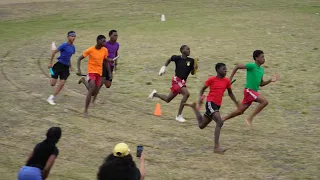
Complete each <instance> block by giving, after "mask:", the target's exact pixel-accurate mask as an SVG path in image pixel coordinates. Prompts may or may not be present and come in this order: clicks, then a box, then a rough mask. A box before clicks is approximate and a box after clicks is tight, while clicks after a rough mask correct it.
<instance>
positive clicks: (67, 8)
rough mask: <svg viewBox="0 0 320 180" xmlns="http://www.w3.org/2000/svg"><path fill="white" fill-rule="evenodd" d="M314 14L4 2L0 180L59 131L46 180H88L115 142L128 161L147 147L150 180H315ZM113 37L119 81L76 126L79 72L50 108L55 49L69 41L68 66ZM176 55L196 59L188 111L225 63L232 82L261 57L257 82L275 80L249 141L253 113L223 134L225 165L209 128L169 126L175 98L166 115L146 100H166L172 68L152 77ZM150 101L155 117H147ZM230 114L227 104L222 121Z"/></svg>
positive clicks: (140, 1)
mask: <svg viewBox="0 0 320 180" xmlns="http://www.w3.org/2000/svg"><path fill="white" fill-rule="evenodd" d="M319 13H320V1H319V0H304V1H301V0H290V1H289V0H269V1H264V0H255V1H252V0H224V1H218V0H198V1H183V0H162V1H160V0H149V1H148V0H135V1H130V0H109V1H104V0H86V1H84V0H66V1H62V0H15V1H12V0H11V1H9V0H1V1H0V47H1V48H0V86H1V88H0V97H1V103H0V104H1V111H0V152H1V153H0V174H1V176H0V179H3V180H11V179H12V180H13V179H16V177H17V172H18V170H19V168H20V167H21V166H22V165H24V163H25V160H26V158H27V155H28V154H29V153H30V151H31V150H32V148H33V147H34V145H35V144H36V143H38V142H40V141H41V140H42V139H44V137H45V136H44V135H45V132H46V130H47V129H48V128H49V127H51V126H60V127H61V128H62V131H63V135H62V139H61V140H60V142H59V143H58V147H59V149H60V154H59V157H58V159H57V160H56V163H55V165H54V167H53V169H52V171H51V174H50V176H49V179H50V180H69V179H70V180H72V179H75V180H92V179H96V173H97V170H98V167H99V166H100V164H101V163H102V160H103V158H104V157H105V156H107V155H108V154H109V153H110V152H111V151H112V148H113V146H114V145H115V144H117V143H119V142H126V143H128V144H129V146H130V148H131V150H132V152H133V154H134V155H135V147H136V145H137V144H142V145H143V146H144V147H145V148H144V149H145V153H146V170H147V175H146V179H147V180H189V179H190V180H191V179H196V180H207V179H208V180H213V179H220V180H226V179H320V146H319V145H320V140H319V137H320V123H319V122H320V118H319V117H320V116H319V115H320V81H319V77H320V64H319V60H320V31H319V29H320V14H319ZM161 14H165V15H166V22H160V15H161ZM111 29H116V30H118V34H119V38H118V42H119V43H120V52H119V54H120V55H121V59H120V61H119V64H118V67H119V70H118V72H117V73H116V74H115V75H114V80H113V84H112V87H111V88H110V89H106V88H103V89H101V91H100V94H99V96H98V102H97V106H95V107H91V108H90V109H89V113H91V115H92V116H91V117H90V118H88V119H86V118H83V116H82V112H83V109H84V100H85V94H86V89H85V87H84V86H83V85H78V84H77V81H78V78H79V77H77V76H76V75H75V73H76V71H74V72H72V74H71V76H70V77H69V79H68V81H67V83H66V86H65V88H64V89H63V90H62V92H61V94H60V95H59V96H58V97H57V99H56V102H57V105H56V106H51V105H49V104H48V103H47V102H46V99H47V98H48V96H49V95H50V94H51V93H52V88H51V87H50V85H49V70H48V68H47V65H48V62H49V57H50V45H51V42H52V41H55V42H56V43H57V45H58V44H60V43H62V42H64V41H65V40H66V33H67V32H68V31H70V30H74V31H76V32H77V39H76V41H75V46H76V50H77V51H76V54H75V55H74V56H73V59H72V62H73V65H74V67H76V66H75V65H76V58H78V57H79V56H80V55H81V53H82V52H83V51H84V50H85V49H86V48H88V47H90V46H92V45H94V44H95V38H96V37H97V35H99V34H104V35H106V36H107V35H108V32H109V30H111ZM183 44H187V45H189V46H190V48H191V57H199V59H200V62H199V63H200V64H199V72H198V73H197V74H196V75H195V76H190V77H189V79H188V84H187V85H188V88H189V92H190V93H191V96H190V98H189V102H191V101H195V100H197V98H198V94H199V91H200V88H201V87H202V85H203V83H204V81H205V80H206V79H207V78H208V76H209V75H215V74H216V73H215V70H214V65H215V64H216V63H217V62H223V63H225V64H227V67H228V70H229V71H228V75H227V76H229V75H230V72H231V69H232V68H233V67H234V65H235V64H236V63H247V62H250V61H252V52H253V51H254V50H255V49H262V50H263V51H264V52H265V57H266V63H265V65H264V67H265V78H266V79H267V78H269V77H271V75H272V74H280V76H281V80H280V81H279V82H276V83H274V84H270V85H268V86H265V87H263V88H261V90H260V92H261V93H262V94H263V95H264V96H265V97H266V98H267V99H268V100H269V105H268V106H267V108H266V109H264V110H263V111H262V113H261V114H259V115H258V116H257V117H256V118H255V121H254V123H253V130H250V129H248V127H247V126H246V124H245V122H244V118H245V117H246V116H247V115H248V113H251V112H252V110H253V108H254V107H255V106H256V105H253V106H252V107H251V108H250V109H249V110H248V111H247V112H246V113H245V114H244V115H243V116H240V117H236V118H235V119H232V120H230V121H228V122H226V123H225V125H224V127H223V129H222V131H221V136H220V140H221V145H222V146H223V147H225V148H230V149H229V150H228V151H227V152H226V153H225V155H217V154H214V153H213V131H214V126H215V125H214V123H212V124H210V125H209V126H208V127H207V128H206V129H204V130H200V129H199V128H198V127H197V123H196V120H195V116H194V114H193V112H192V111H191V109H190V108H185V110H184V113H183V115H184V117H185V119H186V120H187V121H186V122H185V123H179V122H177V121H175V116H176V114H177V111H178V105H179V103H180V99H181V96H179V97H178V98H176V99H174V100H173V101H172V102H171V103H170V104H165V103H164V102H162V101H160V100H159V99H153V100H149V99H147V97H148V95H149V93H150V92H151V91H152V90H153V89H157V90H158V91H159V92H161V93H165V94H166V93H169V88H170V85H171V78H172V76H173V75H174V63H171V64H170V65H169V67H168V68H167V71H166V74H165V75H164V76H161V77H160V76H158V75H157V74H158V71H159V69H160V68H161V66H163V64H164V63H165V61H166V60H167V59H168V58H169V57H170V56H171V55H173V54H179V48H180V46H181V45H183ZM56 57H57V56H56ZM84 62H87V61H84ZM84 62H83V63H82V65H83V66H82V70H83V72H85V64H86V63H84ZM235 78H236V79H237V81H236V83H235V84H234V85H233V91H234V93H235V95H236V97H237V99H239V100H241V99H242V91H243V88H244V84H245V71H239V72H238V73H237V74H236V76H235ZM150 83H151V85H149V84H150ZM158 102H159V103H160V104H161V107H162V114H163V116H162V117H156V116H154V115H153V110H154V108H155V105H156V103H158ZM233 109H234V104H233V103H232V101H231V100H230V98H229V97H227V96H225V98H224V101H223V105H222V108H221V113H222V114H223V115H225V114H227V113H229V112H230V111H231V110H233ZM203 111H204V110H202V112H203ZM136 162H137V164H138V162H139V161H138V160H136Z"/></svg>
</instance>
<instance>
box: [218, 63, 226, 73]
mask: <svg viewBox="0 0 320 180" xmlns="http://www.w3.org/2000/svg"><path fill="white" fill-rule="evenodd" d="M222 66H226V65H225V64H224V63H217V64H216V71H218V70H219V69H220V68H221V67H222Z"/></svg>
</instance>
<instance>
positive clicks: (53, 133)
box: [35, 127, 61, 153]
mask: <svg viewBox="0 0 320 180" xmlns="http://www.w3.org/2000/svg"><path fill="white" fill-rule="evenodd" d="M60 137H61V128H60V127H51V128H50V129H48V132H47V138H46V139H45V140H44V141H42V142H41V143H39V148H38V149H37V152H40V153H42V152H51V151H53V150H54V149H55V147H56V144H57V143H58V141H59V139H60ZM37 152H35V153H37Z"/></svg>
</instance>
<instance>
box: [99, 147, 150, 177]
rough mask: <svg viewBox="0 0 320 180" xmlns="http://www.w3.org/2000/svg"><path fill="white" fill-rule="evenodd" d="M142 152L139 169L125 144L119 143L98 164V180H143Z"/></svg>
mask: <svg viewBox="0 0 320 180" xmlns="http://www.w3.org/2000/svg"><path fill="white" fill-rule="evenodd" d="M145 174H146V172H145V167H144V153H143V152H142V154H141V157H140V170H139V169H138V168H137V166H136V164H135V162H134V161H133V159H132V156H131V154H130V149H129V147H128V145H127V144H125V143H119V144H117V145H116V146H115V147H114V149H113V153H111V154H110V155H109V156H108V157H107V158H106V159H105V161H104V163H103V164H102V165H101V166H100V168H99V172H98V180H143V179H144V177H145Z"/></svg>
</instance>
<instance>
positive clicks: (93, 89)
mask: <svg viewBox="0 0 320 180" xmlns="http://www.w3.org/2000/svg"><path fill="white" fill-rule="evenodd" d="M88 84H89V90H88V93H87V97H86V104H85V109H84V116H85V117H87V116H88V108H89V105H90V101H91V96H93V95H95V94H97V86H96V82H95V80H90V81H89V82H88Z"/></svg>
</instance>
